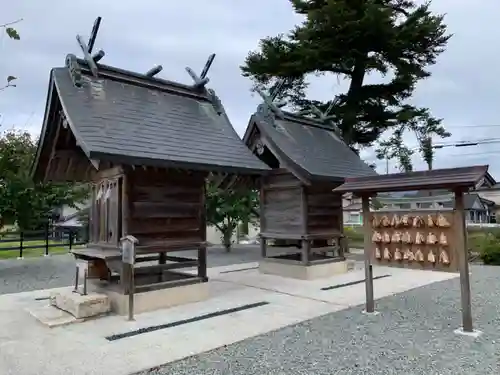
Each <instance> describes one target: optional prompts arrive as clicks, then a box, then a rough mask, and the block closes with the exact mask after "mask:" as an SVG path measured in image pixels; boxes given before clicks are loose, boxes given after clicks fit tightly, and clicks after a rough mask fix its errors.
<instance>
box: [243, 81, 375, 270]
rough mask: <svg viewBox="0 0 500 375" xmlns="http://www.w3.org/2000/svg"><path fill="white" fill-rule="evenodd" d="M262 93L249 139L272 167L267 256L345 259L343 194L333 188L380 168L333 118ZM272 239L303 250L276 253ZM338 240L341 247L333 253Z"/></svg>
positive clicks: (264, 195) (263, 225)
mask: <svg viewBox="0 0 500 375" xmlns="http://www.w3.org/2000/svg"><path fill="white" fill-rule="evenodd" d="M259 94H260V95H261V96H262V97H263V99H264V103H262V104H260V105H259V106H258V109H257V111H256V113H255V114H253V115H252V117H251V119H250V122H249V125H248V127H247V130H246V132H245V136H244V142H245V144H246V145H247V146H248V147H249V148H250V149H251V150H252V152H253V153H254V154H255V155H257V156H258V157H259V159H260V160H262V161H263V162H265V163H266V164H267V165H268V166H269V167H271V168H272V172H271V173H270V174H268V175H266V176H264V177H263V179H262V183H261V193H260V199H261V209H260V229H261V246H262V256H263V257H264V258H267V259H269V260H272V261H279V262H283V261H284V262H289V263H297V264H302V265H312V264H318V263H327V262H332V261H341V260H345V258H344V254H343V244H342V243H343V241H342V238H343V220H342V196H341V194H338V193H334V192H333V191H332V189H334V188H335V187H337V186H339V185H341V184H342V183H343V182H344V180H345V178H347V177H360V176H372V175H376V172H375V171H374V170H373V169H372V168H370V167H369V166H368V165H367V164H365V163H364V162H363V161H362V160H361V159H360V158H359V156H358V155H357V154H356V153H355V152H354V151H353V150H352V149H351V148H350V147H349V146H348V145H347V144H346V143H345V142H344V141H343V140H342V137H341V136H340V135H339V132H338V131H337V129H336V127H334V126H333V125H332V124H331V122H328V121H325V120H324V119H315V118H311V117H306V116H304V115H297V114H293V113H290V112H286V111H284V110H282V109H281V108H280V106H282V105H280V104H274V103H273V99H272V97H271V98H270V97H268V96H266V95H265V94H263V93H262V92H260V91H259ZM268 240H287V241H288V243H290V242H300V244H297V246H298V247H301V251H300V252H299V251H296V252H295V253H287V254H285V255H280V256H271V255H269V252H268V251H267V249H266V246H267V245H266V243H267V241H268ZM332 240H333V242H334V243H335V244H336V245H337V246H336V247H337V249H335V251H333V252H332V251H331V250H332V247H331V246H328V245H329V244H328V243H329V242H332ZM276 242H277V241H276ZM330 244H331V243H330Z"/></svg>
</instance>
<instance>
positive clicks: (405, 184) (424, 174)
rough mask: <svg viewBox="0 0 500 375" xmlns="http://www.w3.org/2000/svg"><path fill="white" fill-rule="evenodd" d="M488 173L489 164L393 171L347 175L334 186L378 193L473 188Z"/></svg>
mask: <svg viewBox="0 0 500 375" xmlns="http://www.w3.org/2000/svg"><path fill="white" fill-rule="evenodd" d="M487 173H488V166H487V165H481V166H473V167H461V168H447V169H434V170H431V171H418V172H410V173H394V174H387V175H379V176H372V177H360V178H349V179H347V180H346V182H345V183H344V184H342V185H341V186H339V187H337V188H335V189H334V191H337V192H339V193H347V192H352V193H358V194H359V193H367V194H368V193H370V194H371V193H373V194H374V193H378V192H390V191H405V190H406V191H409V190H433V189H443V188H472V187H474V186H475V185H476V184H477V183H478V182H480V181H481V179H483V178H484V177H485V176H486V174H487Z"/></svg>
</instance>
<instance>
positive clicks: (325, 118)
mask: <svg viewBox="0 0 500 375" xmlns="http://www.w3.org/2000/svg"><path fill="white" fill-rule="evenodd" d="M340 101H341V100H340V99H339V98H338V97H336V98H334V99H333V100H332V101H331V102H330V104H329V105H328V108H327V109H326V110H325V111H324V112H322V111H321V110H320V109H319V108H318V107H316V106H315V105H314V104H310V105H309V108H307V109H305V110H302V111H300V112H299V113H298V114H299V115H302V116H307V115H309V114H312V115H313V116H314V117H315V118H316V119H317V120H318V121H320V122H322V123H323V124H328V125H329V126H330V127H331V128H332V130H333V131H334V132H335V133H336V134H337V135H341V132H340V129H339V127H338V126H337V125H336V124H335V123H333V121H332V120H333V119H334V118H335V116H334V115H330V112H331V111H332V109H333V108H334V107H335V106H336V105H338V104H339V103H340Z"/></svg>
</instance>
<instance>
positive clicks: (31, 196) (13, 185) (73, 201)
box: [0, 129, 88, 230]
mask: <svg viewBox="0 0 500 375" xmlns="http://www.w3.org/2000/svg"><path fill="white" fill-rule="evenodd" d="M36 145H37V142H36V140H34V139H33V138H32V136H31V135H30V134H29V133H28V132H26V131H20V130H15V129H13V130H8V131H5V132H4V133H3V134H2V135H1V136H0V217H1V220H2V225H6V224H14V223H17V225H18V226H19V228H20V229H22V230H27V229H35V228H37V227H38V226H40V225H41V223H43V222H46V220H47V219H48V216H49V215H50V213H51V211H52V210H53V209H54V208H57V207H60V206H62V205H69V206H73V207H76V205H77V204H78V203H81V202H83V201H84V200H85V198H86V197H87V193H88V191H87V188H86V187H85V186H75V185H74V184H70V183H65V184H54V183H34V182H33V180H32V179H31V176H30V169H31V164H32V162H33V158H34V156H35V152H36Z"/></svg>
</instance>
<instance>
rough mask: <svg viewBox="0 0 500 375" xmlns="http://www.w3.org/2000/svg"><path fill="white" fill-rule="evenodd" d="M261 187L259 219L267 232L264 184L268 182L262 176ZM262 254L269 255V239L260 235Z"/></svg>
mask: <svg viewBox="0 0 500 375" xmlns="http://www.w3.org/2000/svg"><path fill="white" fill-rule="evenodd" d="M260 183H261V187H260V197H259V198H260V199H259V215H260V216H259V219H260V232H261V233H262V232H265V231H266V207H265V203H266V202H265V199H266V195H265V190H264V184H265V183H266V179H265V178H262V179H261V181H260ZM260 256H261V257H262V258H265V257H266V256H267V239H266V238H264V237H262V236H261V237H260Z"/></svg>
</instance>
